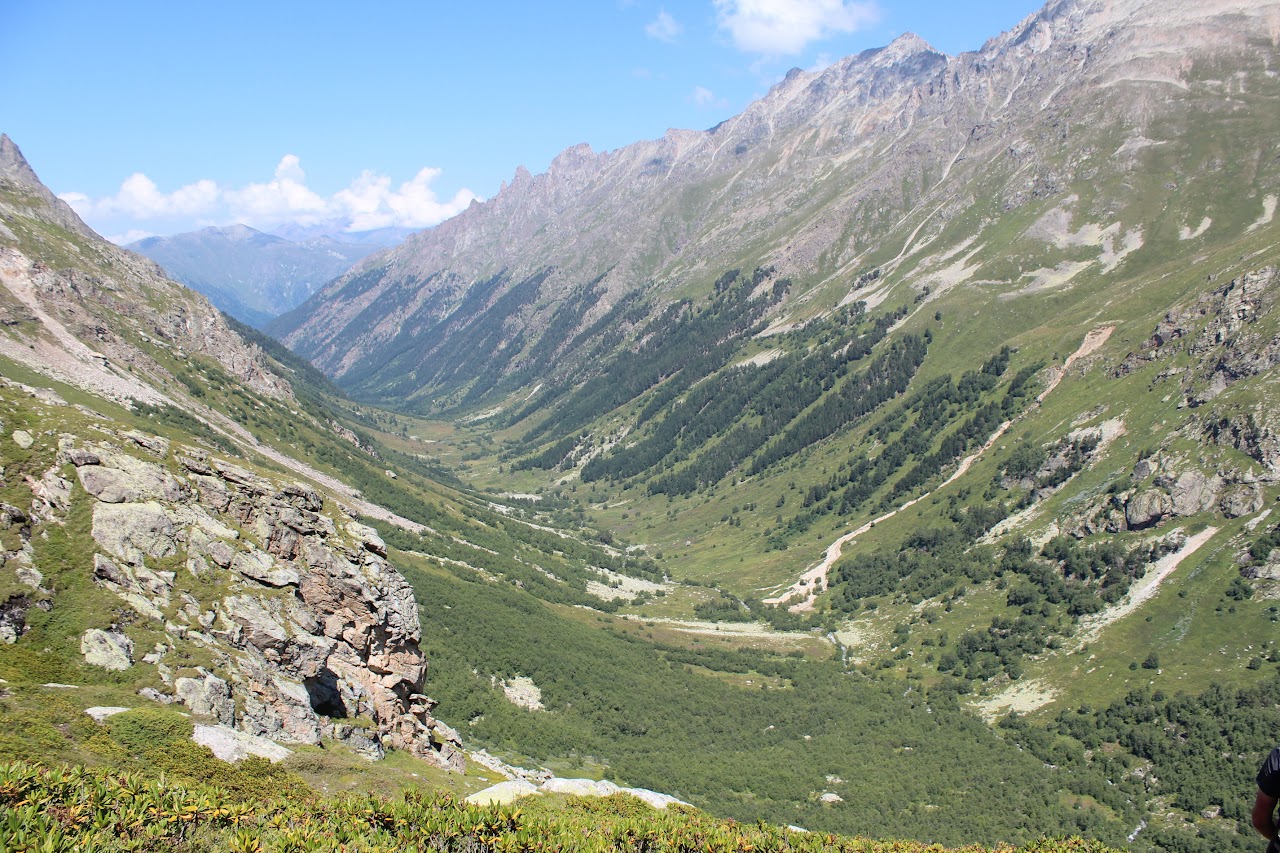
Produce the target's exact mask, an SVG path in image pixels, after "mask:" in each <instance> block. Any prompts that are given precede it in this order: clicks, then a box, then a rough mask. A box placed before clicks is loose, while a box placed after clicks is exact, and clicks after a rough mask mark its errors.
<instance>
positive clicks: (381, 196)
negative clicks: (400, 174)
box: [333, 168, 476, 231]
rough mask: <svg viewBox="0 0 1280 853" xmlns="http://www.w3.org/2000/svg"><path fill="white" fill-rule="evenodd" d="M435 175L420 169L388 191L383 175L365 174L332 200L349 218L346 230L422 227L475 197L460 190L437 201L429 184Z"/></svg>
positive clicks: (457, 210) (463, 207)
mask: <svg viewBox="0 0 1280 853" xmlns="http://www.w3.org/2000/svg"><path fill="white" fill-rule="evenodd" d="M439 176H440V170H439V169H431V168H426V169H422V170H421V171H419V172H418V174H416V175H414V177H413V180H411V181H406V182H405V183H403V184H401V185H400V188H399V189H397V190H392V189H391V179H390V178H388V177H387V176H386V175H376V174H374V173H373V172H370V171H365V172H363V173H361V175H360V177H358V178H356V179H355V180H354V181H352V182H351V186H349V187H347V188H346V189H344V190H340V191H339V192H337V193H336V194H335V195H334V197H333V201H334V202H336V203H337V204H338V205H339V206H340V207H341V208H342V209H343V211H344V212H345V214H346V215H347V216H349V217H350V218H351V225H350V227H349V229H348V230H350V231H371V230H373V229H374V228H386V227H388V226H391V225H397V226H400V227H403V228H426V227H428V226H431V225H435V224H436V223H437V222H443V221H444V220H446V219H448V218H449V217H450V216H454V215H455V214H458V213H461V212H462V211H464V210H466V209H467V206H468V205H469V204H471V202H472V200H473V199H475V198H476V194H475V193H473V192H471V190H468V189H461V190H458V192H457V193H455V194H454V196H453V198H452V199H450V200H449V201H447V202H442V201H440V199H438V198H436V194H435V191H434V190H432V189H431V182H432V181H433V180H435V179H436V178H437V177H439Z"/></svg>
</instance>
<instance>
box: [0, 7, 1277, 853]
mask: <svg viewBox="0 0 1280 853" xmlns="http://www.w3.org/2000/svg"><path fill="white" fill-rule="evenodd" d="M1278 130H1280V0H1051V2H1049V3H1048V4H1047V5H1046V6H1045V7H1044V8H1043V9H1041V10H1040V11H1039V12H1037V13H1035V14H1033V15H1031V16H1030V17H1027V18H1026V19H1025V20H1023V21H1022V22H1021V23H1019V24H1018V25H1017V26H1016V27H1014V28H1013V29H1012V30H1010V31H1008V32H1006V33H1004V34H1002V35H999V36H996V37H994V38H992V39H991V40H989V41H988V42H987V43H986V44H985V45H984V46H983V47H982V48H981V49H980V50H978V51H976V52H971V53H962V54H959V55H956V56H949V55H947V54H945V53H942V52H940V51H938V50H935V49H934V48H933V47H931V46H930V45H929V44H927V43H926V42H925V41H923V40H922V39H921V38H919V37H917V36H915V35H912V34H910V33H908V34H905V35H902V36H900V37H898V38H897V39H895V40H894V41H893V42H892V43H890V44H889V45H888V46H886V47H883V48H879V49H874V50H868V51H865V52H862V53H860V54H857V55H854V56H849V57H847V58H845V59H841V60H839V61H836V62H834V64H830V65H829V66H827V67H825V68H823V69H820V70H800V69H795V70H793V71H791V72H790V73H788V74H787V75H786V76H785V78H783V79H782V80H781V81H780V82H777V83H776V84H775V85H774V86H773V87H772V88H771V89H769V90H768V92H767V94H765V95H763V96H762V97H760V98H759V99H758V100H756V101H754V102H753V103H751V104H750V105H749V106H748V107H747V108H746V109H745V110H744V111H743V112H741V113H740V114H738V115H736V116H734V117H732V118H730V119H728V120H726V121H724V122H722V123H720V124H718V125H716V126H714V127H712V128H710V129H708V130H699V131H694V130H672V131H669V132H668V133H667V134H666V135H665V136H663V137H661V138H659V139H655V140H649V141H641V142H636V143H634V144H631V145H627V146H625V147H621V148H618V149H616V150H610V151H595V150H592V149H591V148H590V147H588V146H586V145H579V146H576V147H572V148H569V149H567V150H565V151H563V152H562V153H561V154H559V156H557V157H556V158H555V159H554V160H553V161H552V162H551V165H550V167H549V169H548V170H547V171H546V172H545V173H542V174H537V175H534V174H531V173H530V172H529V171H527V170H525V169H524V168H523V167H521V169H519V170H518V171H517V172H516V173H515V176H514V178H513V179H512V180H511V181H509V182H508V183H506V184H504V185H503V187H502V190H501V191H500V192H498V193H497V194H496V195H495V196H494V197H492V198H490V199H487V200H484V201H473V202H472V203H471V204H470V206H469V207H466V208H465V209H463V210H462V211H461V212H460V213H457V214H456V215H454V216H452V218H448V219H446V220H444V221H443V222H441V223H440V224H438V225H435V226H434V227H431V228H428V229H427V230H421V231H417V232H415V233H412V234H410V235H409V236H408V237H407V238H405V239H404V240H403V241H402V242H399V243H397V244H396V245H393V246H391V247H390V248H376V247H375V246H374V245H373V242H371V241H372V240H373V238H369V242H358V241H357V240H356V239H355V238H352V240H351V241H350V242H337V241H333V240H329V239H328V238H324V239H319V238H316V239H315V240H312V241H311V242H303V241H299V242H296V243H295V242H290V241H288V240H285V239H284V238H281V237H274V236H269V235H266V234H262V233H259V232H257V231H256V230H254V229H251V228H249V227H248V226H236V228H234V229H228V228H223V229H208V230H206V231H202V232H198V234H197V235H185V236H184V237H180V238H164V239H161V238H150V239H149V240H145V241H143V242H141V243H137V244H134V248H137V249H139V250H140V251H147V249H148V248H149V249H150V250H152V251H153V252H155V253H158V254H157V256H156V260H158V261H159V263H161V264H168V263H173V264H179V263H180V264H181V269H180V270H179V269H176V268H175V269H172V270H169V271H166V270H165V269H163V268H162V267H161V266H159V265H158V264H157V263H156V262H154V261H152V260H148V259H147V258H144V257H142V256H141V255H138V254H134V253H133V252H132V251H129V250H127V249H122V248H118V247H117V246H115V245H113V244H112V243H109V242H107V241H106V240H104V239H102V238H101V237H99V236H98V235H97V234H96V233H95V232H94V231H93V230H92V229H91V228H90V227H89V226H87V225H86V224H85V223H84V222H83V221H82V220H81V218H80V217H79V216H78V215H77V214H76V212H75V211H73V210H72V208H71V207H69V206H68V205H67V204H66V203H65V202H64V201H63V200H62V199H60V198H59V197H57V196H55V195H54V194H53V192H51V191H50V190H49V189H47V188H46V187H45V185H44V184H43V183H41V181H40V179H39V178H38V177H37V176H36V173H35V172H34V171H33V170H32V168H31V166H30V165H29V164H28V162H27V160H26V158H25V157H24V155H23V153H22V152H20V151H19V149H18V147H17V146H16V145H15V144H14V142H13V141H12V140H10V139H9V137H8V136H2V137H0V284H3V287H2V288H0V466H2V467H0V556H2V558H3V561H2V562H3V568H2V569H0V680H2V681H0V723H3V725H0V849H4V850H14V851H61V850H68V851H69V850H100V851H124V850H159V849H166V850H174V851H193V852H194V851H215V850H235V851H310V850H345V851H375V850H376V851H391V850H448V851H535V850H581V851H596V850H600V851H605V850H617V851H668V850H669V851H694V850H699V851H749V850H757V849H759V850H794V851H810V850H812V851H818V850H830V851H836V850H840V851H926V850H929V851H933V850H944V849H963V850H969V851H1006V853H1012V851H1015V850H1017V851H1028V853H1030V851H1040V852H1041V853H1060V852H1062V853H1065V851H1096V853H1105V851H1110V850H1121V849H1126V850H1133V851H1170V853H1198V852H1199V851H1205V853H1209V851H1213V852H1214V853H1219V852H1220V851H1235V850H1239V851H1245V850H1254V849H1260V845H1263V844H1265V842H1263V841H1261V840H1260V839H1259V837H1258V836H1257V834H1256V833H1255V831H1254V829H1253V826H1252V825H1251V822H1250V821H1251V819H1250V809H1251V808H1252V806H1253V798H1254V795H1255V792H1256V787H1255V783H1254V778H1255V773H1256V772H1257V769H1258V766H1259V764H1260V763H1261V762H1262V761H1263V759H1264V758H1265V757H1266V756H1267V754H1268V753H1269V752H1270V751H1271V750H1272V748H1273V747H1275V746H1277V745H1278V744H1280V668H1278V665H1280V626H1278V623H1280V513H1277V512H1276V508H1277V505H1276V502H1277V500H1280V381H1278V380H1280V373H1277V370H1276V368H1277V366H1278V365H1280V220H1277V218H1276V215H1277V205H1278V204H1280V201H1278V199H1280V133H1277V131H1278ZM19 141H20V140H19ZM29 153H30V154H31V156H32V161H33V162H35V163H37V164H39V162H40V159H39V152H35V151H31V152H29ZM224 243H226V244H228V245H229V244H230V243H235V244H236V245H235V246H234V247H233V249H234V253H232V252H233V249H232V248H226V247H224V246H223V244H224ZM255 247H256V248H255ZM257 251H261V252H263V253H264V254H254V253H255V252H257ZM165 253H167V254H165ZM161 255H163V256H161ZM170 259H173V260H170ZM351 263H354V266H350V267H348V265H349V264H351ZM281 270H283V272H281ZM344 270H345V271H344ZM277 274H279V275H283V276H284V277H283V278H280V277H276V278H269V275H271V276H276V275H277ZM332 275H337V277H336V278H331V280H329V281H328V282H327V283H314V282H313V279H315V277H316V276H324V277H329V276H332ZM255 276H260V277H261V280H259V278H255ZM308 276H309V277H308ZM178 278H181V279H182V280H183V281H187V282H190V283H191V285H192V286H193V287H199V289H200V290H201V291H202V292H204V293H210V294H211V296H212V298H215V299H219V300H220V301H219V305H220V306H222V307H226V308H227V310H228V311H232V310H234V311H235V312H236V313H237V316H240V317H241V319H240V320H237V319H234V318H233V317H231V316H228V315H227V314H223V313H222V312H221V311H220V310H219V309H218V308H215V307H214V306H213V304H211V303H210V301H209V299H208V298H206V297H205V296H204V295H202V293H200V292H196V291H195V290H190V289H187V287H186V286H184V285H183V284H179V283H177V281H176V279H178ZM308 293H309V294H310V295H309V296H306V294H308ZM304 296H306V298H305V300H303V301H300V300H302V299H303V297H304ZM281 312H283V313H281ZM270 317H274V318H273V319H268V318H270ZM250 322H251V323H252V324H253V326H250V325H247V323H250ZM254 326H256V327H257V328H254Z"/></svg>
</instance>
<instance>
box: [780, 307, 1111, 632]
mask: <svg viewBox="0 0 1280 853" xmlns="http://www.w3.org/2000/svg"><path fill="white" fill-rule="evenodd" d="M1114 331H1115V326H1104V327H1103V328H1100V329H1094V330H1093V331H1091V332H1089V333H1088V334H1086V335H1085V336H1084V340H1083V341H1082V342H1081V344H1080V346H1079V348H1078V349H1076V351H1075V352H1073V353H1072V354H1071V355H1069V356H1067V360H1066V361H1065V362H1063V364H1062V367H1060V368H1057V369H1055V370H1054V371H1053V372H1052V375H1051V377H1050V379H1049V384H1048V385H1047V386H1046V387H1045V389H1044V390H1043V391H1041V392H1040V395H1039V396H1038V397H1036V404H1037V405H1038V404H1040V403H1042V402H1044V399H1045V397H1048V396H1049V392H1050V391H1052V390H1053V389H1054V388H1057V387H1058V383H1059V382H1061V381H1062V378H1063V377H1064V376H1066V374H1067V371H1068V370H1069V369H1070V368H1071V365H1073V364H1075V363H1076V362H1077V361H1078V360H1080V359H1081V358H1084V357H1085V356H1087V355H1089V354H1091V353H1093V352H1096V351H1097V350H1098V348H1099V347H1101V346H1102V345H1103V344H1105V343H1106V342H1107V339H1108V338H1110V337H1111V333H1112V332H1114ZM1030 411H1031V409H1028V410H1027V411H1026V412H1023V413H1022V414H1021V415H1019V416H1018V417H1017V418H1015V419H1014V420H1009V421H1005V422H1004V423H1002V424H1000V426H999V427H998V428H997V429H996V431H995V432H994V433H992V434H991V437H990V438H988V439H987V440H986V441H985V442H984V443H983V445H982V446H981V447H979V448H978V449H977V450H976V451H975V452H973V453H971V454H969V455H968V456H966V457H965V458H964V459H963V460H961V462H960V465H959V466H958V467H957V468H956V470H955V471H954V472H953V473H952V474H951V476H950V477H947V479H945V480H943V481H942V482H941V483H939V484H938V485H937V486H935V487H934V488H933V489H931V490H929V491H928V492H925V493H924V494H923V495H921V496H920V497H918V498H912V499H911V500H909V501H907V502H906V503H904V504H903V505H902V506H900V507H898V508H897V509H892V510H889V511H888V512H886V513H885V514H884V515H882V516H880V517H879V518H876V519H874V520H872V521H868V522H867V523H866V524H864V525H862V526H861V527H859V528H858V529H857V530H854V531H852V532H850V533H846V534H844V535H843V536H841V537H840V538H839V539H837V540H836V541H834V542H832V543H831V544H830V545H828V546H827V550H826V553H825V554H823V557H822V559H821V560H820V561H819V562H818V563H817V564H816V565H814V566H812V567H810V568H809V569H807V570H806V571H805V573H804V574H802V575H801V576H800V578H799V579H798V580H797V581H796V582H795V583H793V584H791V586H789V587H787V588H786V589H785V590H783V591H782V592H780V593H779V594H778V595H775V596H773V597H772V598H766V599H765V600H764V602H765V604H787V603H788V602H795V603H793V604H791V605H790V607H788V609H789V610H791V611H792V612H793V613H800V612H806V611H811V610H813V607H814V603H815V602H816V601H817V598H818V593H820V592H822V591H823V590H824V589H826V587H827V575H828V573H829V572H830V571H831V567H832V566H834V565H835V564H836V561H838V560H839V559H840V557H841V556H843V554H844V546H845V545H847V544H849V543H850V542H852V541H853V540H855V539H857V538H858V537H859V536H861V535H862V534H864V533H866V532H867V531H868V530H870V529H871V528H873V527H875V526H876V525H877V524H879V523H880V522H882V521H888V520H889V519H891V518H893V517H894V516H895V515H897V514H898V513H900V512H902V511H904V510H908V509H910V508H911V507H913V506H915V505H916V504H918V503H920V501H922V500H925V499H926V498H928V497H931V496H932V495H933V494H934V493H936V492H938V491H939V490H941V489H944V488H946V487H947V486H949V485H951V484H952V483H954V482H955V481H956V480H958V479H960V478H961V477H963V476H964V475H965V474H967V473H968V472H969V469H970V468H972V467H973V463H975V462H977V461H978V460H979V459H981V458H982V456H983V454H985V453H986V452H987V451H988V450H990V449H991V447H992V445H994V444H995V443H996V442H997V441H999V440H1000V438H1001V437H1002V436H1003V435H1004V434H1005V433H1006V432H1008V431H1009V428H1010V427H1011V426H1013V425H1014V423H1016V422H1017V421H1019V420H1021V419H1022V418H1024V417H1026V415H1027V413H1028V412H1030ZM797 598H798V599H800V600H799V601H795V600H796V599H797Z"/></svg>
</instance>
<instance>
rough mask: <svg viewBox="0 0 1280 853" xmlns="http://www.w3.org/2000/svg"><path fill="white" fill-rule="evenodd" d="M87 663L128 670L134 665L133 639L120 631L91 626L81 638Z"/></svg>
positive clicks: (104, 667) (81, 646) (81, 650)
mask: <svg viewBox="0 0 1280 853" xmlns="http://www.w3.org/2000/svg"><path fill="white" fill-rule="evenodd" d="M80 652H81V653H82V654H83V655H84V659H85V663H90V664H93V665H94V666H100V667H102V668H103V669H114V670H126V669H128V668H129V667H131V666H133V641H132V640H130V639H129V638H128V637H127V636H126V635H125V634H123V633H121V632H120V631H118V630H117V631H103V630H101V629H98V628H90V629H89V630H88V631H85V632H84V636H83V637H81V638H80Z"/></svg>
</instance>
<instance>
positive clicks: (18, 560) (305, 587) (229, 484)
mask: <svg viewBox="0 0 1280 853" xmlns="http://www.w3.org/2000/svg"><path fill="white" fill-rule="evenodd" d="M96 432H97V434H98V437H97V438H95V439H91V440H86V439H84V438H82V437H78V436H75V435H71V434H65V433H64V434H60V435H58V434H54V433H53V432H52V431H49V432H45V433H42V434H38V435H37V436H32V437H30V441H31V443H30V444H29V445H28V446H27V447H26V448H24V449H25V450H26V451H27V452H28V453H30V454H32V457H29V458H31V459H33V460H34V459H39V458H42V457H51V458H52V464H51V466H50V467H49V468H48V469H47V470H45V471H43V472H42V473H41V475H40V476H39V477H38V478H36V477H34V476H32V477H28V491H29V493H30V501H31V502H30V505H29V506H28V507H17V506H13V505H6V506H5V524H6V528H7V529H10V530H14V531H17V532H18V533H19V541H18V543H17V544H18V547H17V548H16V549H14V550H13V551H10V552H7V553H5V555H4V556H5V566H4V570H5V572H6V573H13V575H12V576H13V577H14V578H16V579H17V580H18V581H19V582H20V583H21V584H22V586H24V587H25V589H24V591H22V592H21V593H18V594H15V595H13V596H11V597H10V598H9V599H8V603H7V605H5V608H4V613H5V615H4V618H3V619H0V623H3V625H2V627H0V639H3V640H5V641H7V642H10V643H13V642H16V641H19V640H20V639H21V637H22V634H23V627H24V618H25V613H26V611H28V610H29V609H30V608H31V607H33V606H38V607H42V608H44V609H46V610H54V611H56V610H57V609H58V608H60V607H65V606H67V603H66V602H64V601H63V600H62V596H61V595H60V593H59V588H60V586H61V585H62V584H65V583H66V579H65V578H60V579H58V580H59V582H53V583H51V582H48V579H47V578H46V577H45V575H44V574H42V573H41V572H40V570H39V569H38V567H37V565H36V561H35V560H34V559H33V548H32V538H33V537H37V536H40V535H41V531H42V530H43V529H44V528H46V527H47V526H48V525H60V526H62V525H66V524H67V523H68V519H69V518H70V517H71V515H72V514H77V515H78V516H79V517H86V516H87V517H88V519H89V520H90V524H89V533H90V537H91V539H90V541H87V542H86V543H85V545H86V546H87V547H88V548H89V549H90V550H91V551H92V557H91V558H89V559H86V560H85V563H86V564H87V565H91V573H92V583H93V585H94V586H96V587H97V588H98V589H99V590H101V591H102V593H104V594H105V595H107V596H108V597H109V598H110V599H111V600H114V601H115V604H114V605H112V606H110V607H107V608H105V609H104V608H98V610H99V611H100V612H101V611H103V610H105V611H106V612H109V613H110V614H111V616H110V618H109V619H108V618H99V619H98V620H97V622H99V623H100V624H92V625H91V626H90V627H86V628H85V629H84V630H83V633H82V634H81V637H80V651H81V653H82V655H83V657H84V660H85V661H86V662H87V663H88V664H90V665H92V666H97V667H103V668H106V669H109V670H114V671H119V672H125V671H128V670H131V669H133V668H134V667H136V666H138V665H140V664H141V665H143V668H145V669H147V671H149V672H153V673H154V676H155V683H154V685H152V686H149V687H146V688H143V690H142V693H143V695H144V696H146V697H147V698H150V699H152V700H154V701H158V702H166V703H167V702H180V703H182V704H184V705H186V706H187V707H188V708H189V709H190V710H191V711H192V713H193V714H195V715H197V716H198V717H201V718H205V719H206V720H207V721H208V722H215V723H218V724H221V725H225V726H234V727H235V728H237V729H239V730H240V731H242V732H245V733H247V734H252V735H260V736H265V737H267V738H270V739H272V740H275V741H279V742H284V743H307V744H319V743H320V742H321V740H322V739H326V738H327V739H334V740H340V741H344V742H346V743H348V744H349V745H351V746H352V747H353V748H355V749H357V750H359V751H361V752H363V753H365V754H366V755H368V756H370V757H381V755H382V752H383V750H384V749H385V748H395V749H401V750H406V751H409V752H411V753H413V754H415V755H418V756H421V757H424V758H428V759H430V760H432V761H435V762H437V763H439V764H440V765H442V766H445V767H451V768H459V767H461V764H462V761H463V757H462V752H461V748H460V744H459V741H458V736H457V734H456V733H454V732H453V731H452V730H451V729H449V728H448V727H447V726H445V725H443V724H442V723H439V722H438V721H436V720H435V719H434V718H433V717H432V716H431V709H432V707H433V703H432V701H431V700H430V699H428V698H427V697H426V696H424V695H423V685H424V680H425V676H426V670H427V666H426V661H425V659H424V657H423V655H422V652H421V651H420V650H419V647H418V642H419V640H420V638H421V628H420V626H419V622H418V611H417V604H416V602H415V600H414V597H413V592H412V590H411V589H410V588H409V586H408V584H407V583H405V581H404V579H403V578H402V577H401V576H400V575H399V574H398V573H397V572H396V571H395V569H393V568H392V567H391V566H390V565H389V564H388V563H387V561H386V553H387V552H386V546H385V545H384V544H383V543H382V540H381V539H380V538H379V537H378V535H377V533H376V532H375V531H374V530H372V529H371V528H369V527H366V526H364V525H362V524H359V523H358V522H356V521H355V520H354V519H352V518H351V517H349V516H347V515H345V514H344V513H342V512H341V511H340V510H336V508H335V507H333V506H332V505H331V504H327V503H326V501H325V499H324V498H323V497H322V496H321V495H320V493H319V492H317V491H316V490H315V489H313V488H311V487H309V486H307V485H304V484H298V483H290V482H280V481H276V480H272V479H268V478H265V477H263V476H260V475H258V474H255V473H253V472H251V471H249V470H248V469H246V468H244V467H241V466H239V465H236V464H233V463H231V462H228V461H226V460H223V459H220V458H218V457H217V456H213V455H210V454H208V453H207V452H206V451H204V450H201V449H198V448H194V447H188V446H182V445H176V446H171V444H170V442H169V441H168V440H166V439H163V438H160V437H157V436H152V435H147V434H143V433H139V432H118V431H115V430H112V429H110V428H108V427H106V426H102V427H100V428H99V429H98V430H97V431H96ZM24 435H29V433H24ZM6 440H9V441H12V440H14V439H12V438H7V439H6ZM18 440H20V441H22V442H23V443H25V442H26V441H27V439H26V438H21V437H20V438H19V439H18ZM89 621H90V622H93V621H94V620H93V619H92V618H90V620H89Z"/></svg>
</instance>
